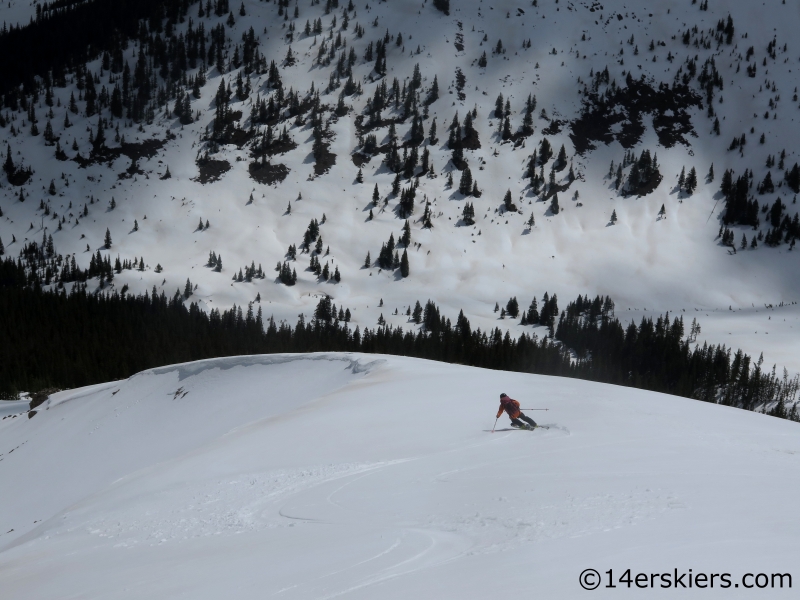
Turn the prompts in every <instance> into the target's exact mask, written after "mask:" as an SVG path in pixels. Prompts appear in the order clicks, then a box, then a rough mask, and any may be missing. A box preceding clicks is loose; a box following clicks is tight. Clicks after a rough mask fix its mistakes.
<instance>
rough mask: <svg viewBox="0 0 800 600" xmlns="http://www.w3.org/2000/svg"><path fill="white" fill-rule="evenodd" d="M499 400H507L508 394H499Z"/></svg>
mask: <svg viewBox="0 0 800 600" xmlns="http://www.w3.org/2000/svg"><path fill="white" fill-rule="evenodd" d="M500 397H501V398H508V394H500Z"/></svg>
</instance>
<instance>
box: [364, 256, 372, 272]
mask: <svg viewBox="0 0 800 600" xmlns="http://www.w3.org/2000/svg"><path fill="white" fill-rule="evenodd" d="M370 265H372V259H371V258H370V256H369V252H367V258H365V259H364V267H366V268H367V269H369V267H370Z"/></svg>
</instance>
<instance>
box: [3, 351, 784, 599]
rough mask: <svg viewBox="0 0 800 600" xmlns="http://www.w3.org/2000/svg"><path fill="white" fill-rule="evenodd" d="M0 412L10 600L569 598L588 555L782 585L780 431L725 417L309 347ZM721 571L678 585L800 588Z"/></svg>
mask: <svg viewBox="0 0 800 600" xmlns="http://www.w3.org/2000/svg"><path fill="white" fill-rule="evenodd" d="M501 391H504V392H507V393H508V394H509V395H511V396H512V397H514V398H517V399H519V400H520V401H521V402H522V405H523V407H529V408H549V409H550V410H549V411H548V412H542V411H536V412H534V411H529V412H528V413H527V414H528V415H529V416H532V417H533V418H534V419H535V420H536V421H537V422H539V423H540V424H546V425H549V426H550V428H549V429H547V430H545V429H537V430H535V431H533V432H529V431H517V430H513V429H510V428H509V427H508V418H507V417H506V416H505V415H504V416H503V417H501V419H500V421H499V422H498V424H497V430H496V431H495V432H494V433H491V430H492V425H493V423H494V414H495V410H496V408H497V397H498V395H499V393H500V392H501ZM3 411H4V412H3V416H4V417H5V418H4V419H3V420H2V421H0V481H2V482H3V489H4V491H5V493H4V499H3V502H2V503H0V531H2V535H0V589H2V590H3V592H2V596H3V598H5V599H9V600H16V599H23V598H24V599H28V598H37V599H40V600H47V599H56V598H58V599H62V598H103V599H117V598H119V599H123V598H125V599H128V598H129V599H140V598H160V599H165V598H193V599H199V600H202V599H206V598H207V599H212V598H213V599H216V598H221V597H236V598H254V599H255V598H259V599H262V598H280V599H286V600H290V599H291V600H294V599H311V598H314V599H324V598H353V599H355V598H364V599H369V598H396V599H407V598H412V597H417V598H453V599H455V598H459V599H473V598H474V599H478V598H481V599H483V598H494V597H499V598H520V599H522V598H531V597H542V598H578V597H586V594H588V592H586V591H584V590H583V589H582V588H581V587H580V584H579V581H578V577H579V575H580V573H581V572H582V571H584V570H585V569H589V568H593V569H596V570H597V571H599V572H600V573H605V572H606V571H607V570H609V569H613V572H614V575H615V577H619V576H621V575H622V574H623V572H624V571H625V570H626V569H631V570H632V573H633V574H634V576H635V574H636V573H672V572H673V571H674V570H675V569H677V570H678V571H679V572H685V573H688V572H689V570H690V569H692V572H693V574H698V573H701V572H702V573H707V574H712V573H730V574H731V575H730V581H731V582H732V584H733V583H738V582H739V581H740V578H741V577H742V576H743V575H745V574H746V573H754V574H757V573H767V574H772V573H790V574H792V575H794V582H793V583H794V585H795V586H796V585H800V581H799V580H798V577H800V573H798V572H797V571H796V568H797V564H798V559H800V550H798V544H797V540H798V536H799V535H800V529H798V525H797V520H796V519H795V518H794V517H793V515H794V514H795V512H796V502H797V498H798V494H799V493H800V437H798V435H797V425H796V424H795V423H791V422H788V421H784V420H779V419H775V418H771V417H767V416H764V415H759V414H754V413H750V412H745V411H742V410H738V409H734V408H726V407H723V406H716V405H710V404H704V403H701V402H697V401H694V400H688V399H682V398H676V397H670V396H665V395H661V394H656V393H651V392H643V391H639V390H635V389H630V388H621V387H614V386H608V385H600V384H595V383H590V382H585V381H577V380H570V379H559V378H551V377H542V376H534V375H522V374H515V373H505V372H499V371H488V370H481V369H475V368H467V367H461V366H454V365H446V364H441V363H434V362H428V361H422V360H415V359H406V358H398V357H388V356H366V355H349V354H309V355H273V356H249V357H236V358H225V359H217V360H208V361H201V362H196V363H188V364H183V365H176V366H170V367H163V368H159V369H153V370H150V371H145V372H143V373H139V374H137V375H135V376H133V377H131V378H130V379H128V380H126V381H119V382H112V383H108V384H103V385H98V386H93V387H91V388H85V389H80V390H71V391H67V392H61V393H58V394H55V395H53V396H52V397H51V398H50V399H49V400H48V401H47V402H46V403H45V404H43V405H41V406H40V407H38V411H37V413H36V415H34V416H33V417H32V418H26V415H25V413H24V406H23V405H22V404H21V403H15V404H7V403H4V405H3ZM14 414H16V415H17V416H16V417H14V416H13V415H14ZM793 569H794V570H795V571H794V572H792V570H793ZM659 581H660V580H656V585H658V583H659ZM684 581H685V579H684ZM762 581H763V580H762ZM720 582H721V580H720V579H719V578H717V579H716V585H715V586H714V588H713V589H699V590H698V589H697V587H693V588H692V589H691V590H689V589H686V590H681V591H680V592H679V593H680V595H681V597H692V598H694V597H697V598H738V597H741V598H745V597H764V598H789V597H795V595H796V592H794V594H793V593H792V591H790V590H789V589H788V580H785V581H784V589H783V590H780V589H762V590H757V589H756V590H746V589H743V588H739V589H736V588H734V587H731V588H730V589H722V588H720ZM604 585H605V582H604ZM634 589H635V586H634ZM674 593H675V592H674V590H672V589H670V590H660V589H659V591H655V590H647V591H642V592H638V593H637V592H636V591H628V590H626V588H625V586H624V585H622V586H620V585H619V584H618V588H617V589H611V590H609V589H604V588H602V587H601V588H600V589H599V590H597V591H595V592H593V594H591V595H592V597H598V598H614V597H620V596H625V595H627V596H629V597H633V596H632V594H636V597H643V596H644V595H649V594H653V595H654V597H667V596H670V594H674Z"/></svg>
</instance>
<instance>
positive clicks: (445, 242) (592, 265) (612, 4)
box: [0, 0, 800, 368]
mask: <svg viewBox="0 0 800 600" xmlns="http://www.w3.org/2000/svg"><path fill="white" fill-rule="evenodd" d="M52 4H53V5H52V6H48V7H45V6H43V10H40V11H39V13H40V14H42V15H43V16H42V22H47V23H49V24H50V26H57V25H58V24H59V23H62V24H63V26H64V27H66V26H68V25H69V23H70V21H69V19H70V18H74V17H75V14H79V13H77V12H74V13H70V12H69V11H70V10H72V11H80V10H88V11H92V10H95V9H97V6H98V5H101V4H104V3H100V2H94V3H92V2H85V3H66V5H69V7H68V8H66V9H65V8H61V7H60V6H56V4H57V3H52ZM153 4H154V5H155V4H158V3H155V2H154V3H153ZM162 4H163V5H164V6H165V8H164V11H163V12H162V13H161V17H162V18H150V19H147V20H145V21H143V22H142V23H141V25H140V27H139V28H138V34H134V35H133V36H132V37H131V38H130V39H127V41H126V39H125V37H124V36H122V35H120V36H118V37H116V38H114V39H113V40H111V41H108V42H107V47H104V46H102V44H101V42H99V41H98V42H97V44H99V45H100V47H102V50H97V51H94V52H91V53H90V54H91V59H90V60H89V61H88V62H86V63H85V64H84V63H83V62H82V61H72V62H70V61H67V60H65V61H62V62H58V64H57V65H56V63H54V65H56V66H55V67H53V68H51V69H49V70H43V71H42V72H39V73H37V77H36V78H35V79H34V78H30V77H29V78H27V79H26V81H24V82H23V81H19V82H17V81H15V80H11V79H8V80H7V81H6V85H5V88H4V96H3V102H4V104H3V108H2V111H0V115H2V125H3V128H2V129H0V131H2V132H3V138H4V140H5V141H6V142H7V145H6V147H5V148H3V149H2V152H3V153H4V156H3V158H4V164H5V167H6V169H5V173H4V175H5V176H4V178H3V183H2V188H0V208H1V209H2V217H1V218H0V240H2V243H3V247H4V250H5V253H6V254H7V255H10V256H17V255H18V254H20V252H23V254H24V255H25V256H27V257H29V258H30V260H31V261H35V260H38V266H39V268H40V272H41V276H42V278H43V280H45V281H46V282H47V281H49V283H50V284H51V285H54V284H56V282H58V281H59V279H63V281H64V285H67V286H70V285H73V280H75V279H83V278H84V277H85V275H84V274H83V273H81V272H80V271H81V270H86V269H89V268H90V266H91V271H90V273H88V274H89V275H91V278H90V280H89V281H88V285H89V288H90V289H94V288H100V287H103V289H108V287H107V286H108V281H107V274H108V271H109V270H111V271H113V281H112V282H111V285H112V286H113V288H114V289H117V290H121V289H122V288H123V286H127V290H129V291H131V292H134V293H140V292H144V291H150V290H152V289H153V288H154V287H155V288H156V290H158V291H159V292H160V291H162V290H164V291H166V293H167V294H168V295H172V293H173V292H175V290H176V289H178V290H179V291H181V292H191V296H187V301H188V302H199V303H200V305H201V306H202V307H203V308H204V309H206V310H209V309H212V308H215V307H218V308H228V307H230V306H231V305H232V304H237V305H240V306H241V305H247V304H248V303H251V302H257V303H260V306H261V307H262V308H263V310H264V313H265V316H267V317H269V316H270V315H273V316H274V317H275V318H276V319H277V320H281V319H287V320H291V321H292V322H293V321H294V320H295V319H296V317H297V315H298V313H305V315H306V316H309V315H310V314H311V312H312V310H313V308H314V306H315V305H316V304H317V302H318V300H319V298H320V297H322V296H323V295H325V294H327V295H329V296H331V297H332V298H333V299H334V301H335V302H336V304H337V305H338V306H340V307H347V308H349V309H350V310H351V312H352V320H353V322H354V323H357V324H359V323H360V324H361V325H369V326H372V325H374V324H375V323H376V322H377V321H378V319H379V318H380V317H382V318H383V319H384V320H385V321H386V322H388V323H390V324H392V325H402V326H406V327H407V326H410V325H409V324H408V321H409V318H408V316H407V313H408V312H409V310H413V307H414V305H415V303H416V302H417V301H420V302H422V303H423V304H424V303H425V301H426V300H427V299H432V300H434V301H435V302H436V303H437V304H438V305H440V306H441V307H442V310H443V313H444V314H446V315H448V316H449V317H450V318H452V319H454V318H455V316H456V315H457V314H458V311H459V309H463V310H464V312H465V314H466V315H467V316H468V317H469V318H470V319H471V320H472V322H473V325H476V326H480V327H484V328H486V327H494V326H497V325H500V326H502V327H503V328H508V329H510V330H511V331H512V332H515V333H519V332H520V331H522V330H524V328H525V327H526V326H523V325H521V324H520V323H519V321H516V320H510V319H506V320H498V318H499V316H500V313H499V312H495V311H494V308H495V306H496V305H499V307H503V306H505V305H506V303H507V302H508V300H509V299H511V298H516V299H517V300H518V301H519V304H520V305H522V306H523V307H527V306H528V304H529V303H530V301H531V299H532V298H534V297H537V298H540V297H541V295H542V294H543V293H544V292H545V291H549V292H550V293H551V294H552V293H553V292H556V293H558V294H559V295H560V296H561V297H562V298H564V299H566V298H569V299H572V298H574V297H575V296H576V295H578V294H579V293H587V292H588V293H589V294H591V295H595V294H601V295H606V294H607V295H610V296H612V297H613V298H614V299H615V300H616V306H617V311H618V316H620V312H621V311H625V315H622V316H627V315H628V314H630V316H631V318H635V319H637V320H638V319H639V318H641V317H642V316H643V315H645V314H648V312H649V313H650V314H652V312H653V311H660V312H663V311H671V312H672V313H673V314H678V313H680V314H683V311H685V312H686V314H685V315H684V318H685V319H688V320H691V319H692V318H695V317H696V318H698V320H700V321H701V323H702V324H703V334H702V335H701V336H700V337H699V338H698V341H700V342H702V341H703V339H710V340H711V341H714V342H724V343H727V344H731V345H738V346H742V347H744V348H745V349H747V350H748V351H750V352H751V353H755V354H757V353H758V352H759V351H760V350H765V351H766V358H767V359H768V360H769V361H777V362H781V363H783V364H786V365H788V366H790V367H792V368H800V362H798V360H799V359H797V356H800V353H798V352H797V351H796V350H797V341H796V338H797V336H796V335H795V334H794V330H793V327H794V325H798V327H800V321H799V320H798V317H800V311H798V310H797V308H796V306H795V305H794V301H795V300H796V299H797V298H798V291H800V290H799V289H798V286H800V283H798V279H797V277H796V276H794V275H795V274H796V272H797V264H796V254H795V252H794V250H792V248H793V247H794V241H795V239H796V238H797V237H799V236H800V224H798V217H797V211H798V208H797V205H796V204H795V194H796V193H797V192H798V191H800V171H798V168H797V167H796V163H798V162H800V158H798V155H797V150H796V148H795V147H794V145H793V144H792V140H793V139H794V138H795V137H796V134H797V129H798V126H797V124H796V123H795V119H796V118H800V116H799V115H800V113H798V108H799V106H798V99H797V91H796V88H795V80H796V77H795V73H793V71H796V70H797V69H798V57H799V56H800V50H798V49H797V48H793V47H792V34H793V33H794V32H795V31H796V30H797V28H798V25H800V12H799V11H798V9H797V6H796V5H794V4H792V3H788V4H784V3H783V2H780V1H778V0H769V1H768V2H765V3H763V4H759V5H756V4H754V3H751V2H744V1H737V2H726V3H719V2H713V1H711V2H709V1H707V0H703V1H701V2H691V1H690V0H680V1H677V0H675V1H672V0H670V1H665V2H658V3H652V4H651V5H650V6H645V5H641V3H636V4H634V3H630V2H624V1H622V0H614V1H606V2H588V1H587V2H569V1H565V0H561V1H560V2H558V1H555V0H542V1H534V2H533V3H532V4H530V3H529V4H526V5H522V4H520V3H514V2H509V1H505V0H500V1H497V2H492V3H488V2H486V3H484V2H482V1H470V2H466V1H462V2H456V1H454V2H452V3H448V2H441V1H437V2H421V3H419V4H414V5H412V4H411V3H407V2H377V3H371V2H367V3H364V2H358V3H349V2H333V1H329V2H327V3H326V2H319V1H317V2H313V3H283V2H282V1H279V2H259V1H255V0H250V1H245V2H241V3H240V2H226V1H221V0H217V1H216V2H204V3H198V2H164V3H162ZM6 10H9V11H10V9H6V8H1V9H0V15H3V11H6ZM14 10H17V9H16V8H15V9H14ZM59 11H61V12H59ZM88 14H91V12H89V13H87V15H88ZM15 15H16V13H12V12H8V19H5V17H4V20H8V21H9V22H14V21H15V20H19V19H20V17H19V16H15ZM87 18H88V17H87ZM22 21H23V22H24V19H23V20H22ZM43 30H44V29H43ZM20 35H21V34H20V32H19V31H17V30H14V29H12V30H11V31H10V32H8V33H5V34H3V36H2V37H0V40H3V39H4V41H3V42H2V43H11V42H10V41H9V40H16V42H15V43H19V44H23V45H22V46H20V47H24V43H23V42H24V40H25V39H28V38H24V36H23V37H22V38H20V37H14V36H20ZM101 37H102V36H101ZM20 40H22V41H20ZM63 50H64V56H71V55H70V54H69V52H70V51H71V49H70V47H67V46H64V48H63ZM17 84H19V87H17ZM434 125H435V128H434ZM6 153H8V154H6ZM406 222H407V223H408V227H405V224H406ZM51 238H52V245H51V244H50V241H51ZM34 242H35V243H36V245H37V246H36V247H35V248H34V247H33V246H32V244H33V243H34ZM368 253H369V261H367V260H366V257H367V254H368ZM117 258H119V261H120V262H119V269H115V266H116V264H115V263H116V261H117ZM73 261H74V262H73ZM106 265H107V266H106ZM48 266H49V267H50V276H49V279H47V267H48ZM101 274H102V279H101V278H99V277H98V275H101ZM187 279H188V280H189V282H188V285H187ZM772 316H775V317H776V319H774V320H773V319H772V318H771V317H772ZM779 323H780V324H779ZM687 328H688V323H687ZM527 330H528V331H530V329H529V328H528V329H527ZM733 334H736V335H733ZM765 334H769V335H765Z"/></svg>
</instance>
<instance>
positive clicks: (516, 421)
mask: <svg viewBox="0 0 800 600" xmlns="http://www.w3.org/2000/svg"><path fill="white" fill-rule="evenodd" d="M520 419H522V421H525V422H526V423H527V424H528V425H530V426H531V427H536V421H534V420H533V419H531V418H530V417H526V416H525V415H523V414H522V413H519V419H511V424H512V425H516V426H517V427H522V426H523V425H522V421H520Z"/></svg>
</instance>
